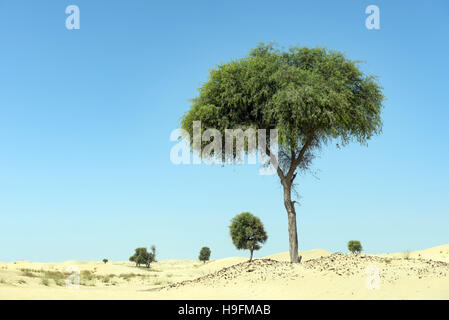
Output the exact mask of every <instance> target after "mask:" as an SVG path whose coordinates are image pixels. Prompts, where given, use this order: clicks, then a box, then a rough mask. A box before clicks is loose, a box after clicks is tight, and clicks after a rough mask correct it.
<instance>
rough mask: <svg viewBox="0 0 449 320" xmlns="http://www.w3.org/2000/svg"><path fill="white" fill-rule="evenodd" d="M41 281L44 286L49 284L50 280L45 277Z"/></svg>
mask: <svg viewBox="0 0 449 320" xmlns="http://www.w3.org/2000/svg"><path fill="white" fill-rule="evenodd" d="M41 283H42V284H43V285H44V286H47V287H48V286H49V285H50V281H49V280H48V279H47V278H43V279H42V280H41Z"/></svg>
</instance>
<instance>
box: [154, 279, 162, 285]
mask: <svg viewBox="0 0 449 320" xmlns="http://www.w3.org/2000/svg"><path fill="white" fill-rule="evenodd" d="M161 284H162V281H160V280H157V281H154V282H153V285H155V286H160V285H161Z"/></svg>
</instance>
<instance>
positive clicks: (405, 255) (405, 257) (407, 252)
mask: <svg viewBox="0 0 449 320" xmlns="http://www.w3.org/2000/svg"><path fill="white" fill-rule="evenodd" d="M403 256H404V259H405V260H410V251H408V250H407V251H406V252H404V255H403Z"/></svg>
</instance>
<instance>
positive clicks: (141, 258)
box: [129, 248, 154, 268]
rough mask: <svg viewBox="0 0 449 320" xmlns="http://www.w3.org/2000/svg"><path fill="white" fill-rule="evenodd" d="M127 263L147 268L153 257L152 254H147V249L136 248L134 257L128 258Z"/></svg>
mask: <svg viewBox="0 0 449 320" xmlns="http://www.w3.org/2000/svg"><path fill="white" fill-rule="evenodd" d="M129 261H132V262H134V263H135V264H136V266H137V267H139V266H140V265H142V264H143V265H145V266H146V267H147V268H149V267H150V264H151V262H153V261H154V255H153V253H152V252H148V251H147V248H136V249H135V253H134V255H132V256H131V257H130V258H129Z"/></svg>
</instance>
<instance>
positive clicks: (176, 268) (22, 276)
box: [0, 245, 449, 299]
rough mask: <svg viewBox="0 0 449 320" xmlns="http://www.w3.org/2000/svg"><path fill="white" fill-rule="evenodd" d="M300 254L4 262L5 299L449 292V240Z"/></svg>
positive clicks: (1, 293) (440, 295)
mask: <svg viewBox="0 0 449 320" xmlns="http://www.w3.org/2000/svg"><path fill="white" fill-rule="evenodd" d="M300 255H302V256H303V262H302V263H301V264H291V263H289V262H288V260H289V255H288V253H287V252H284V253H278V254H274V255H271V256H268V257H264V258H261V259H255V260H254V261H253V262H251V263H249V262H248V261H247V258H238V257H237V258H225V259H219V260H214V261H210V262H208V263H206V264H203V263H201V262H199V261H196V260H163V261H159V262H156V263H153V264H152V266H151V268H150V269H146V268H137V267H135V266H134V265H133V264H132V263H130V262H127V261H110V262H108V263H107V264H104V263H103V262H99V261H84V262H83V261H75V260H72V261H65V262H60V263H37V262H28V261H17V262H12V263H0V299H449V261H448V255H449V245H443V246H438V247H434V248H430V249H426V250H420V251H415V252H410V253H393V254H376V255H369V254H362V255H353V254H341V253H331V252H329V251H326V250H321V249H316V250H309V251H302V252H300ZM69 267H72V268H73V267H75V268H77V269H78V270H79V271H80V282H81V283H80V286H79V288H78V289H77V288H67V287H66V283H65V280H66V278H67V276H68V275H67V274H65V271H66V270H67V268H69ZM376 273H377V275H378V277H377V275H376ZM376 277H377V278H376Z"/></svg>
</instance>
